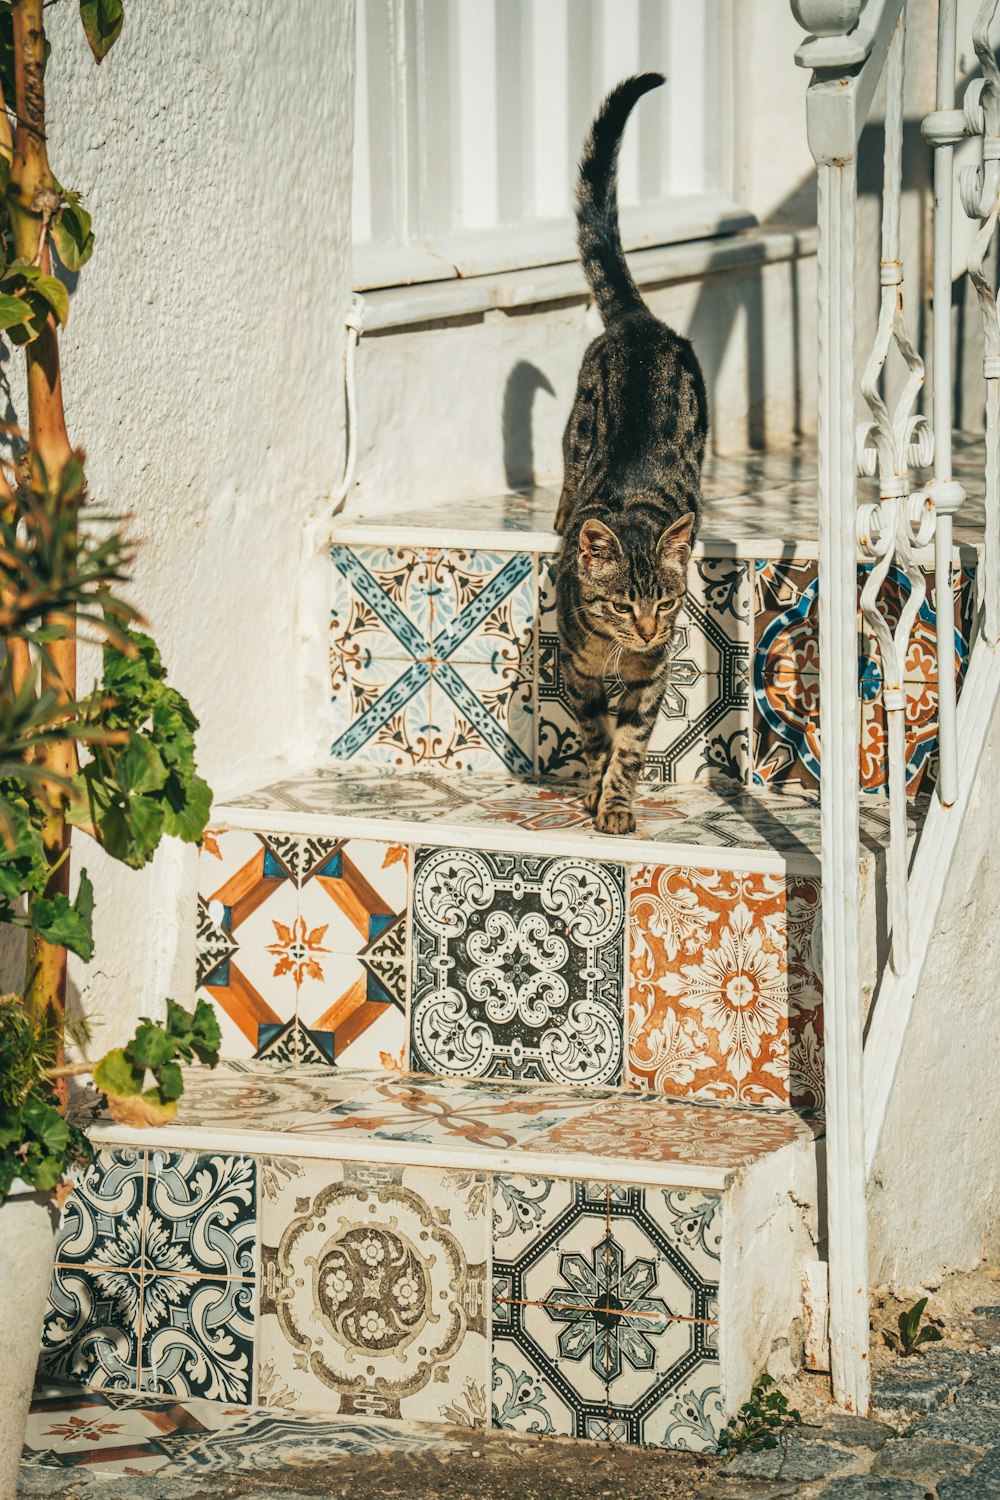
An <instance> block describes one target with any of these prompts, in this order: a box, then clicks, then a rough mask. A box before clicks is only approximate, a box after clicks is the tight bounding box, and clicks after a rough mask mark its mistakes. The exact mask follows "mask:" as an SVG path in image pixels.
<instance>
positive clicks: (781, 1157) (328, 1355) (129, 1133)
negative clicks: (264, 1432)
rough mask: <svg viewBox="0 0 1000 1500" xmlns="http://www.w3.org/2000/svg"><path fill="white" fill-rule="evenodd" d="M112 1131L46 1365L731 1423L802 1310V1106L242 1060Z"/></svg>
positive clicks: (551, 1412)
mask: <svg viewBox="0 0 1000 1500" xmlns="http://www.w3.org/2000/svg"><path fill="white" fill-rule="evenodd" d="M91 1134H92V1137H93V1139H94V1141H95V1144H96V1145H98V1146H99V1147H100V1150H99V1154H98V1157H97V1159H96V1160H95V1162H94V1163H93V1164H92V1166H91V1167H90V1169H89V1170H88V1172H87V1174H86V1176H85V1178H84V1181H83V1182H82V1183H81V1184H80V1186H79V1187H78V1188H77V1189H76V1191H75V1192H74V1194H73V1196H72V1198H71V1199H70V1200H69V1202H68V1204H67V1205H66V1207H65V1209H64V1217H63V1226H62V1229H61V1232H60V1237H59V1242H58V1247H57V1253H56V1257H55V1261H56V1266H55V1271H54V1275H53V1284H52V1295H51V1305H50V1309H49V1314H48V1317H47V1320H46V1325H45V1332H44V1339H43V1351H42V1375H43V1378H45V1379H47V1380H62V1381H65V1380H67V1379H69V1380H71V1381H74V1382H76V1383H80V1384H84V1385H88V1386H92V1387H105V1388H106V1387H114V1388H115V1389H117V1390H118V1391H120V1392H125V1391H133V1390H134V1391H143V1392H147V1393H151V1394H156V1395H160V1396H164V1397H170V1396H172V1397H174V1398H175V1399H184V1398H190V1397H207V1398H208V1399H210V1400H215V1401H217V1402H219V1403H232V1402H239V1403H241V1404H253V1403H256V1404H259V1405H260V1406H262V1407H265V1408H267V1407H272V1408H276V1409H280V1410H281V1411H284V1412H290V1411H302V1412H318V1413H322V1414H324V1415H334V1414H337V1413H339V1414H341V1415H353V1416H355V1417H358V1418H361V1419H372V1418H388V1419H401V1420H404V1421H415V1422H422V1423H431V1424H443V1423H456V1422H463V1423H465V1424H467V1425H469V1426H472V1427H479V1428H482V1427H486V1426H489V1425H493V1426H495V1427H501V1428H506V1429H508V1430H510V1431H512V1432H518V1431H521V1432H528V1431H532V1432H539V1431H545V1432H553V1433H558V1434H566V1435H570V1436H576V1437H586V1438H596V1439H602V1440H612V1441H616V1442H633V1443H649V1444H655V1445H662V1446H677V1447H682V1448H688V1449H698V1450H705V1449H711V1448H713V1447H714V1446H715V1444H716V1441H717V1438H718V1434H719V1432H720V1430H721V1428H722V1426H723V1424H724V1423H725V1421H726V1419H727V1418H728V1416H729V1415H730V1414H731V1413H732V1412H734V1411H735V1410H736V1409H737V1407H738V1406H739V1404H740V1403H741V1402H742V1401H743V1400H744V1399H746V1397H747V1395H748V1394H749V1390H750V1385H751V1383H752V1381H753V1378H754V1376H755V1374H756V1372H757V1369H758V1368H760V1367H762V1366H763V1364H764V1361H765V1360H766V1358H767V1355H768V1353H769V1351H770V1349H771V1347H772V1345H773V1344H774V1342H775V1341H777V1340H784V1339H787V1338H788V1337H789V1335H790V1333H791V1332H792V1328H793V1324H794V1322H795V1320H796V1318H798V1317H799V1315H800V1305H799V1304H800V1296H801V1294H800V1274H801V1272H800V1268H801V1261H802V1259H803V1258H804V1257H805V1256H807V1255H808V1254H810V1253H811V1245H812V1242H813V1241H812V1236H813V1234H814V1232H815V1209H814V1205H815V1201H816V1165H815V1164H816V1143H815V1139H814V1127H813V1128H811V1127H810V1126H808V1125H806V1124H804V1123H803V1122H802V1121H800V1120H798V1119H796V1117H795V1116H794V1115H792V1114H790V1113H789V1112H787V1111H778V1112H769V1111H763V1110H756V1111H752V1110H741V1109H738V1108H723V1107H720V1106H714V1105H706V1104H695V1103H689V1104H677V1103H671V1102H669V1101H666V1100H664V1099H660V1098H656V1097H654V1096H645V1095H636V1096H633V1097H631V1098H623V1097H622V1096H621V1095H619V1094H617V1093H615V1092H613V1091H609V1090H596V1091H583V1090H579V1089H568V1090H567V1089H562V1090H558V1089H557V1090H554V1089H552V1088H549V1087H545V1086H538V1085H534V1086H531V1085H517V1084H507V1085H493V1086H490V1085H485V1084H482V1083H478V1084H471V1083H457V1082H455V1081H453V1080H441V1079H428V1078H416V1077H413V1076H406V1075H399V1074H387V1073H384V1072H382V1073H360V1072H359V1073H354V1074H340V1075H337V1076H335V1077H332V1076H331V1075H330V1074H329V1073H325V1074H322V1073H315V1072H308V1073H306V1072H303V1073H299V1074H297V1075H289V1074H283V1075H275V1074H273V1073H266V1072H263V1071H262V1070H260V1069H259V1068H254V1069H242V1068H238V1067H226V1066H225V1065H223V1067H221V1068H220V1069H219V1070H218V1071H217V1072H216V1073H214V1074H210V1073H208V1071H207V1070H201V1069H193V1070H191V1072H190V1073H189V1075H188V1088H187V1092H186V1093H185V1095H184V1097H183V1099H182V1100H181V1102H180V1108H179V1111H178V1117H177V1121H176V1123H175V1124H173V1125H170V1126H167V1127H162V1128H158V1129H154V1130H149V1131H142V1132H136V1131H134V1130H129V1129H128V1128H126V1127H123V1126H120V1125H115V1124H113V1123H111V1122H107V1121H99V1122H98V1123H97V1124H96V1125H93V1126H92V1127H91ZM751 1247H752V1251H753V1253H752V1254H750V1253H748V1252H749V1250H750V1248H751ZM139 1265H141V1266H142V1267H143V1271H142V1275H141V1277H140V1276H139V1275H138V1274H137V1273H135V1272H134V1271H133V1269H132V1267H133V1266H139ZM133 1281H134V1282H135V1285H134V1286H132V1285H131V1283H132V1282H133Z"/></svg>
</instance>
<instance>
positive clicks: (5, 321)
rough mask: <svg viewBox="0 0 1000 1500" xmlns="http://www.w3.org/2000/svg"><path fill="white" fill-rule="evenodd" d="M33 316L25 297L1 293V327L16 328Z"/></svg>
mask: <svg viewBox="0 0 1000 1500" xmlns="http://www.w3.org/2000/svg"><path fill="white" fill-rule="evenodd" d="M30 318H31V308H30V307H29V306H28V304H27V302H26V301H25V300H24V298H23V297H11V296H8V294H7V293H6V292H2V293H0V328H16V327H17V326H18V325H19V324H21V323H27V322H29V321H30Z"/></svg>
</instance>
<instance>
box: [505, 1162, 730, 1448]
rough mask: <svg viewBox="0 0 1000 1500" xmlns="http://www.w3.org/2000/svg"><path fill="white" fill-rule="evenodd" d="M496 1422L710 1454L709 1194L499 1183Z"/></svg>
mask: <svg viewBox="0 0 1000 1500" xmlns="http://www.w3.org/2000/svg"><path fill="white" fill-rule="evenodd" d="M494 1203H495V1209H494V1248H493V1422H494V1425H495V1426H497V1427H508V1428H511V1429H513V1430H515V1431H520V1432H547V1433H561V1434H566V1435H569V1436H573V1437H589V1438H598V1439H601V1440H603V1441H614V1442H631V1443H652V1444H658V1445H663V1446H672V1447H680V1448H694V1449H699V1450H704V1449H711V1448H714V1446H715V1444H716V1441H717V1439H718V1434H719V1431H720V1428H721V1425H722V1398H721V1390H720V1384H719V1366H718V1339H717V1333H716V1328H717V1320H718V1283H719V1257H720V1242H721V1229H722V1225H721V1217H722V1202H721V1198H720V1197H719V1196H718V1195H717V1194H704V1193H693V1192H683V1193H678V1192H670V1191H663V1190H658V1189H652V1188H641V1187H626V1186H620V1185H610V1184H607V1183H598V1182H564V1181H552V1180H550V1179H545V1178H533V1177H498V1178H497V1179H495V1185H494Z"/></svg>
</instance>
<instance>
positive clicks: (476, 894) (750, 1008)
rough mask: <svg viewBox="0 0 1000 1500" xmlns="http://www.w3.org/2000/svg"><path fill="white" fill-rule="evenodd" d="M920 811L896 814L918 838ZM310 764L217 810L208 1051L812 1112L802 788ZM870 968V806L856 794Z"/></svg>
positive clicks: (211, 864) (817, 972) (813, 1039)
mask: <svg viewBox="0 0 1000 1500" xmlns="http://www.w3.org/2000/svg"><path fill="white" fill-rule="evenodd" d="M921 811H922V806H921V807H918V806H914V807H913V809H912V810H911V826H912V827H913V829H914V831H916V828H917V826H918V819H919V815H920V812H921ZM637 815H638V817H639V819H640V827H639V829H638V833H637V836H636V837H634V838H627V839H614V838H606V837H604V836H603V835H601V834H598V833H595V832H594V831H593V830H592V828H590V827H589V825H588V822H587V819H586V817H585V814H584V813H583V809H582V806H581V803H580V799H579V794H578V792H576V793H575V792H574V791H573V790H572V788H569V787H567V786H566V785H565V784H558V783H557V784H556V785H555V786H553V785H551V784H545V783H512V782H511V781H510V780H509V778H503V777H501V778H497V777H494V776H481V775H474V774H469V775H466V776H462V777H455V776H444V775H432V774H430V773H426V772H414V773H411V774H409V775H405V776H404V775H401V774H397V775H394V776H386V775H385V773H384V772H381V771H378V770H373V769H371V768H369V769H368V770H367V771H360V770H354V769H348V768H338V767H332V766H324V767H319V768H317V769H312V770H309V771H305V772H301V773H299V774H297V775H296V774H285V775H282V776H279V777H276V778H275V779H273V780H271V781H270V782H269V783H268V784H266V785H265V786H263V787H260V788H258V789H257V790H256V791H254V792H250V793H247V794H246V795H244V796H241V797H238V798H233V799H231V800H230V801H229V802H228V803H226V804H225V805H223V806H221V807H219V808H217V809H216V814H215V822H214V825H213V828H212V829H211V831H210V832H209V833H208V834H207V835H206V838H205V842H204V846H203V848H202V851H201V855H200V860H199V883H198V889H199V918H198V958H197V976H196V979H197V985H198V993H199V995H200V996H202V997H203V998H205V999H207V1000H208V1001H209V1002H210V1003H211V1004H213V1005H214V1006H215V1008H216V1012H217V1014H218V1017H219V1021H220V1024H221V1026H222V1030H223V1038H224V1055H226V1056H228V1057H234V1058H245V1059H251V1058H255V1059H258V1060H264V1059H267V1060H270V1061H272V1062H274V1063H275V1064H284V1065H287V1066H291V1067H296V1066H299V1065H301V1064H305V1063H315V1064H324V1065H326V1067H328V1068H331V1067H332V1068H353V1067H378V1066H385V1065H395V1066H402V1067H408V1068H412V1069H414V1070H415V1071H419V1072H422V1073H427V1074H437V1075H450V1076H454V1077H467V1076H469V1077H474V1078H489V1079H536V1080H547V1081H549V1082H551V1083H557V1084H560V1085H567V1084H570V1085H615V1086H618V1087H620V1088H621V1089H623V1090H626V1091H631V1090H636V1089H639V1090H644V1089H654V1090H655V1091H657V1092H659V1093H662V1094H664V1095H670V1096H673V1097H679V1098H700V1099H708V1100H729V1101H732V1102H734V1103H740V1102H742V1103H746V1104H755V1105H763V1106H778V1107H785V1106H789V1105H791V1106H793V1107H797V1108H804V1109H819V1108H821V1107H822V974H821V965H820V959H819V943H818V932H817V930H816V923H817V919H818V913H819V904H820V886H819V879H818V875H819V864H818V860H817V854H816V850H817V847H818V836H819V810H818V806H817V803H816V801H815V799H810V798H806V797H795V796H791V795H784V796H782V795H778V794H775V793H772V792H765V791H757V790H753V789H746V788H739V787H735V786H731V785H728V784H725V783H722V784H720V785H718V786H715V785H695V786H684V787H652V788H647V789H646V790H645V792H644V793H643V796H642V798H641V805H640V807H639V808H638V813H637ZM860 816H861V822H862V825H863V827H864V830H865V843H866V848H865V850H864V854H863V857H862V863H861V872H860V874H861V882H862V892H863V923H864V931H863V939H864V953H865V960H866V966H867V968H868V969H870V970H871V972H872V977H874V973H875V971H876V962H877V953H878V950H879V945H880V943H881V945H882V946H883V947H884V931H883V930H882V928H881V926H880V918H879V913H880V912H883V911H884V909H885V904H884V902H883V901H880V900H879V898H878V891H879V888H880V886H881V885H882V884H883V883H884V861H882V860H880V858H879V852H878V851H880V850H881V849H882V847H883V846H884V843H885V839H886V832H887V827H888V822H887V819H888V812H887V807H886V804H885V801H884V799H882V798H878V797H865V798H863V799H862V801H861V813H860Z"/></svg>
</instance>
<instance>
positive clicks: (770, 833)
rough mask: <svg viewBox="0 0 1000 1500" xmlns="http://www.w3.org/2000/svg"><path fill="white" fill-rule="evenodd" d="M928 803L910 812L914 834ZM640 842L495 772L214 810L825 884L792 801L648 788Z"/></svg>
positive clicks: (872, 824) (304, 779)
mask: <svg viewBox="0 0 1000 1500" xmlns="http://www.w3.org/2000/svg"><path fill="white" fill-rule="evenodd" d="M926 808H927V799H926V798H918V799H914V801H913V802H912V803H911V804H910V806H909V812H908V819H909V825H910V829H911V833H912V834H915V833H916V831H917V830H918V828H919V826H920V823H921V822H922V819H923V816H924V814H925V813H926ZM634 811H635V818H636V830H635V833H634V834H629V835H626V836H617V835H609V834H603V833H598V832H597V831H596V830H595V828H594V825H593V820H592V819H591V818H590V816H589V815H588V814H587V812H586V810H585V808H584V806H583V789H582V786H580V785H579V784H577V783H573V782H569V783H567V782H565V781H561V780H559V779H553V778H530V779H524V780H517V779H515V778H513V777H511V776H507V775H504V774H502V773H496V772H469V773H468V774H466V775H463V776H458V775H454V774H452V773H448V772H441V771H429V770H428V771H411V772H409V773H407V774H406V775H397V776H387V775H386V774H385V772H384V771H383V770H380V769H378V768H376V767H372V766H364V765H358V766H354V765H351V766H343V765H339V764H332V765H325V766H324V765H320V766H310V767H307V768H306V769H301V770H285V771H280V770H277V771H272V776H271V777H270V778H269V779H268V780H267V781H266V782H265V784H264V785H255V786H253V787H252V788H250V789H247V790H245V791H241V792H237V793H235V794H232V795H228V796H227V797H226V798H225V799H224V800H223V801H222V802H220V803H217V804H216V806H215V807H214V809H213V814H212V817H213V823H215V824H218V825H219V826H220V827H226V828H234V829H235V828H244V829H252V830H256V831H258V832H262V833H268V832H274V833H287V834H297V835H301V836H309V835H315V836H318V837H324V836H327V837H328V836H329V835H330V830H331V827H332V826H335V827H336V830H337V832H338V835H339V836H341V837H347V836H351V837H355V838H375V839H385V838H386V837H388V836H390V835H391V838H392V839H393V841H395V842H398V843H400V844H420V845H427V846H434V847H439V848H454V849H496V850H498V851H499V850H509V851H512V852H522V853H525V854H537V853H538V850H539V835H544V847H545V853H546V854H565V855H569V856H578V857H580V858H582V859H597V860H602V859H603V860H618V861H624V862H630V863H635V862H646V861H650V860H656V861H660V862H664V863H673V862H684V863H699V864H701V863H707V864H711V865H713V866H715V867H717V868H719V869H740V868H747V869H750V868H752V869H754V870H758V871H774V872H778V873H787V874H795V875H815V874H818V872H819V848H820V810H819V799H818V797H817V796H816V795H815V794H809V793H807V792H805V791H804V790H800V789H797V788H794V789H790V790H788V791H779V790H771V789H767V788H762V787H756V786H741V785H739V784H738V783H734V782H730V781H728V780H725V779H721V778H720V779H717V780H714V781H711V782H694V783H684V784H682V785H654V784H645V785H643V786H642V787H641V788H640V789H639V791H638V792H637V794H636V800H635V808H634ZM859 822H860V828H861V841H862V851H863V858H865V857H872V858H874V857H875V856H877V855H878V854H879V853H880V852H881V851H882V850H884V848H885V845H886V843H887V841H888V836H889V803H888V798H887V797H886V796H884V795H872V796H864V797H861V798H860V799H859Z"/></svg>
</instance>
